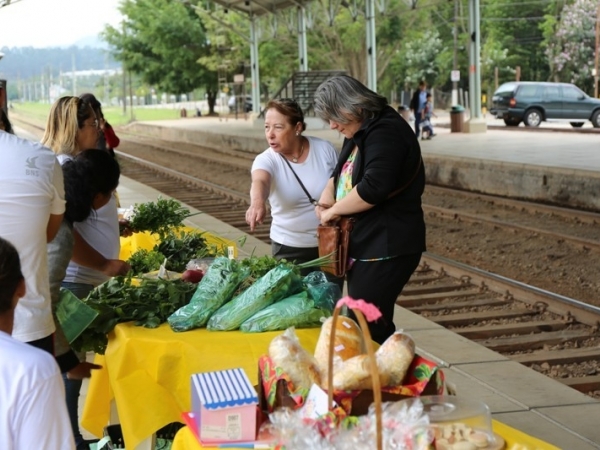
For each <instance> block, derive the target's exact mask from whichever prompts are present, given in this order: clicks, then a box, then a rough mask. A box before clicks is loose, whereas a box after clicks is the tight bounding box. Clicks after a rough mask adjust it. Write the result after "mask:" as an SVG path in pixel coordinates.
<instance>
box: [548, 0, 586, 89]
mask: <svg viewBox="0 0 600 450" xmlns="http://www.w3.org/2000/svg"><path fill="white" fill-rule="evenodd" d="M597 8H598V3H597V2H596V1H593V0H575V1H574V2H573V3H572V4H567V5H565V6H564V8H563V9H562V12H561V17H560V20H559V21H558V22H554V21H552V20H548V21H547V23H546V24H545V28H544V31H545V32H546V35H550V33H551V30H554V31H555V33H554V35H552V36H551V37H550V38H549V39H547V42H549V45H548V47H547V51H546V53H547V55H548V58H549V60H550V63H551V66H552V71H553V75H554V76H555V78H556V79H557V80H559V81H565V82H571V83H575V84H577V85H578V86H579V87H580V88H581V89H583V90H585V91H588V92H589V93H592V92H593V91H594V83H593V76H592V68H593V67H594V57H595V52H594V48H595V46H596V43H595V25H596V11H597Z"/></svg>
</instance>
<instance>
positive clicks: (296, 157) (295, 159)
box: [292, 140, 304, 163]
mask: <svg viewBox="0 0 600 450" xmlns="http://www.w3.org/2000/svg"><path fill="white" fill-rule="evenodd" d="M302 153H304V140H302V146H301V147H300V154H299V155H298V156H292V162H294V163H297V162H298V159H299V158H301V157H302Z"/></svg>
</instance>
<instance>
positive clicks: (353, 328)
mask: <svg viewBox="0 0 600 450" xmlns="http://www.w3.org/2000/svg"><path fill="white" fill-rule="evenodd" d="M332 323H333V317H329V318H328V319H327V320H326V321H325V322H323V325H322V326H321V334H320V335H319V340H318V341H317V346H316V348H315V359H316V360H317V365H318V367H319V371H320V373H321V377H322V379H323V382H324V383H326V382H327V371H328V370H327V361H328V359H329V341H330V340H331V324H332ZM364 353H365V344H364V340H363V336H362V332H361V331H360V327H359V326H358V324H357V323H356V322H355V321H354V320H352V319H350V318H349V317H344V316H338V318H337V320H336V324H335V342H334V346H333V355H334V361H339V360H341V361H346V360H348V359H350V358H352V357H354V356H357V355H362V354H364ZM323 387H324V388H325V389H327V387H326V386H323Z"/></svg>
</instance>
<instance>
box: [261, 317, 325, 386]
mask: <svg viewBox="0 0 600 450" xmlns="http://www.w3.org/2000/svg"><path fill="white" fill-rule="evenodd" d="M269 357H270V358H271V360H272V361H273V364H275V365H276V366H278V367H281V369H282V370H283V372H284V373H286V374H287V375H288V376H289V377H290V380H292V383H294V387H295V388H296V389H298V388H306V389H310V387H311V386H312V385H313V383H314V384H317V385H321V375H320V373H319V368H318V367H317V362H316V361H315V358H314V356H313V355H311V354H310V353H308V352H307V351H306V350H304V349H303V348H302V346H301V345H300V341H299V340H298V337H297V336H296V333H295V331H294V328H293V327H290V328H288V329H287V330H285V331H284V332H283V334H280V335H279V336H275V337H274V338H273V340H272V341H271V344H270V345H269Z"/></svg>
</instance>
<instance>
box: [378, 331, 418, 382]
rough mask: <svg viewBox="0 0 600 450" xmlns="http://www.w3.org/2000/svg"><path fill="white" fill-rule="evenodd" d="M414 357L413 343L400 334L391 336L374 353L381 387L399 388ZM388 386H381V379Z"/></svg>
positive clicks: (409, 338) (406, 336) (410, 339)
mask: <svg viewBox="0 0 600 450" xmlns="http://www.w3.org/2000/svg"><path fill="white" fill-rule="evenodd" d="M414 357H415V342H414V341H413V340H412V338H411V337H410V336H408V335H406V334H403V333H401V332H396V333H394V334H392V335H391V336H390V337H389V338H387V339H386V341H385V342H384V343H383V344H382V345H381V347H379V349H377V352H375V358H376V359H377V367H378V368H379V375H380V378H382V386H400V385H401V384H402V380H404V377H405V376H406V372H407V371H408V368H409V367H410V364H411V363H412V360H413V358H414ZM384 378H385V379H387V383H388V384H383V379H384Z"/></svg>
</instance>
